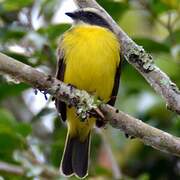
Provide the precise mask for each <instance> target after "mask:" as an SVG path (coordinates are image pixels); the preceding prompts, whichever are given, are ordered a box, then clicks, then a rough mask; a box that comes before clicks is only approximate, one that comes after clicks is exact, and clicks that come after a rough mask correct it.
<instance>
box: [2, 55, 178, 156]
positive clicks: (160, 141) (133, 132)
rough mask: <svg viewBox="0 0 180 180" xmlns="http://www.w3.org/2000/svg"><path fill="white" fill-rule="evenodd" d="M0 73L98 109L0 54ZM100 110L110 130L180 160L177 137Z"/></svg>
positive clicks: (109, 110) (89, 99)
mask: <svg viewBox="0 0 180 180" xmlns="http://www.w3.org/2000/svg"><path fill="white" fill-rule="evenodd" d="M0 72H1V73H2V74H4V73H5V74H8V75H11V76H13V77H14V78H16V79H17V80H18V81H21V82H25V83H28V84H30V85H31V86H33V87H35V88H38V89H39V90H41V91H42V90H43V91H46V92H49V94H51V95H53V96H54V97H56V98H59V99H61V100H62V101H64V102H66V103H67V104H71V105H73V106H75V107H77V106H78V107H82V108H83V107H84V106H85V107H86V108H85V109H86V110H87V111H90V110H92V109H94V108H96V106H97V104H96V103H95V102H97V100H94V97H92V96H90V95H89V94H88V93H87V92H85V91H80V90H78V89H75V88H72V87H71V86H68V85H66V84H65V83H63V82H61V81H58V80H57V79H55V78H50V77H49V76H48V75H46V74H44V73H42V72H40V71H38V70H36V69H34V68H32V67H30V66H28V65H25V64H23V63H21V62H18V61H16V60H15V59H13V58H10V57H8V56H6V55H4V54H2V53H0ZM94 101H95V102H94ZM98 105H99V103H98ZM99 108H100V110H101V111H102V112H103V115H104V117H105V119H107V120H109V122H110V124H111V125H112V126H113V127H115V128H119V129H121V130H123V131H124V132H125V133H126V134H129V135H130V136H133V137H137V138H139V139H140V140H141V141H143V143H144V144H147V145H150V146H152V147H154V148H156V149H159V150H161V151H163V152H169V153H171V154H173V155H176V156H179V157H180V138H178V137H175V136H173V135H171V134H168V133H166V132H164V131H161V130H159V129H157V128H154V127H152V126H150V125H147V124H145V123H143V122H142V121H140V120H138V119H135V118H133V117H131V116H129V115H127V114H125V113H123V112H121V111H118V110H117V109H115V108H113V107H111V106H109V105H105V104H100V105H99Z"/></svg>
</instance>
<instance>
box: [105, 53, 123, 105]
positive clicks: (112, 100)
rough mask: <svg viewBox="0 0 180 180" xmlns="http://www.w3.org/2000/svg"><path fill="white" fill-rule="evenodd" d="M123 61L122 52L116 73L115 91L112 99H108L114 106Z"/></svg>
mask: <svg viewBox="0 0 180 180" xmlns="http://www.w3.org/2000/svg"><path fill="white" fill-rule="evenodd" d="M122 61H123V57H122V55H121V54H120V62H119V66H118V68H117V69H116V75H115V80H114V87H113V91H112V94H111V99H110V100H109V101H108V104H109V105H111V106H114V104H115V101H116V96H117V93H118V89H119V82H120V75H121V66H122Z"/></svg>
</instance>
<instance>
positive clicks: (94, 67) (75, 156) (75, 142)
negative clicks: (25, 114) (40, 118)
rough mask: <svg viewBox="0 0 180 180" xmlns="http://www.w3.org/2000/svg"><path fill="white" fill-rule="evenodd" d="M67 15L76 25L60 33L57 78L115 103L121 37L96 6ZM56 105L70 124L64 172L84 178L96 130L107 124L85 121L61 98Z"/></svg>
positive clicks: (63, 162)
mask: <svg viewBox="0 0 180 180" xmlns="http://www.w3.org/2000/svg"><path fill="white" fill-rule="evenodd" d="M65 14H66V15H67V16H69V17H70V18H71V19H72V20H73V24H72V27H71V28H70V29H68V30H67V31H66V32H64V33H63V34H62V35H61V36H60V39H59V42H58V45H57V60H58V61H57V70H56V78H57V79H59V80H61V81H63V82H65V83H67V84H69V85H72V86H73V87H76V88H78V89H80V90H85V91H87V92H88V93H89V94H91V95H94V96H96V97H97V98H99V99H100V100H101V101H102V102H104V103H107V104H110V105H112V106H113V105H114V103H115V99H116V96H117V93H118V88H119V81H120V72H121V61H122V60H121V58H120V57H121V53H120V42H119V40H118V38H117V36H116V35H115V33H114V32H113V29H112V28H111V26H110V25H109V23H108V22H107V21H106V19H104V17H103V16H102V15H101V14H100V12H99V11H98V10H97V9H95V8H80V9H77V10H75V11H73V12H67V13H65ZM55 105H56V108H57V111H58V112H59V114H60V116H61V119H62V121H63V122H65V121H66V124H67V137H66V142H65V147H64V152H63V156H62V160H61V163H60V172H61V174H62V175H64V176H67V177H70V176H72V175H75V176H76V177H78V178H80V179H83V178H85V177H86V176H87V175H88V167H89V155H90V138H91V132H92V129H93V128H94V127H95V126H98V127H102V126H103V123H102V121H100V120H98V118H94V117H89V118H86V119H85V120H82V118H81V117H79V116H78V114H77V113H76V110H75V108H74V107H68V106H67V105H66V104H65V103H64V102H62V101H61V100H59V99H56V100H55Z"/></svg>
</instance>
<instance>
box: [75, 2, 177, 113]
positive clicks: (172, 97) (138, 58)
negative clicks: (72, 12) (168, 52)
mask: <svg viewBox="0 0 180 180" xmlns="http://www.w3.org/2000/svg"><path fill="white" fill-rule="evenodd" d="M74 1H75V2H76V3H77V5H78V6H79V7H80V8H86V7H90V8H96V9H97V10H98V13H100V14H101V15H103V17H104V18H105V19H106V20H107V22H108V23H109V25H110V26H111V27H112V29H113V31H114V33H116V35H117V37H118V38H119V41H120V42H121V49H122V53H123V55H124V57H125V58H126V60H127V61H128V62H129V63H130V64H131V65H133V66H134V67H135V68H136V69H137V70H138V71H139V72H140V73H141V75H142V76H143V77H144V78H145V79H146V80H147V82H148V83H149V84H150V85H151V86H152V87H153V88H154V90H155V91H156V93H157V94H160V95H161V97H162V98H163V99H164V100H165V102H166V104H167V107H168V108H169V109H170V110H172V111H175V112H177V113H178V114H180V91H179V89H178V87H177V86H176V84H174V83H173V82H172V81H171V80H170V78H169V77H168V76H167V75H166V74H165V73H164V72H162V71H161V70H160V69H159V68H158V67H157V66H156V65H155V64H154V62H153V59H152V56H151V55H149V54H148V53H147V52H146V51H145V50H144V49H143V47H141V46H138V45H137V44H136V43H135V42H134V41H132V39H131V38H129V37H128V35H127V34H126V33H125V32H124V31H123V30H122V29H121V28H120V27H119V25H117V24H116V22H115V21H114V20H113V19H112V18H111V16H110V15H109V14H108V13H107V12H106V11H105V10H104V9H103V8H102V7H101V6H100V5H99V4H98V3H97V2H96V1H95V0H74Z"/></svg>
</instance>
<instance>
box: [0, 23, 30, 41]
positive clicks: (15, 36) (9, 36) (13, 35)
mask: <svg viewBox="0 0 180 180" xmlns="http://www.w3.org/2000/svg"><path fill="white" fill-rule="evenodd" d="M26 32H27V29H26V28H24V27H20V26H16V25H12V26H6V27H0V41H3V42H6V41H10V40H19V39H22V38H23V36H24V35H25V34H26Z"/></svg>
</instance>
